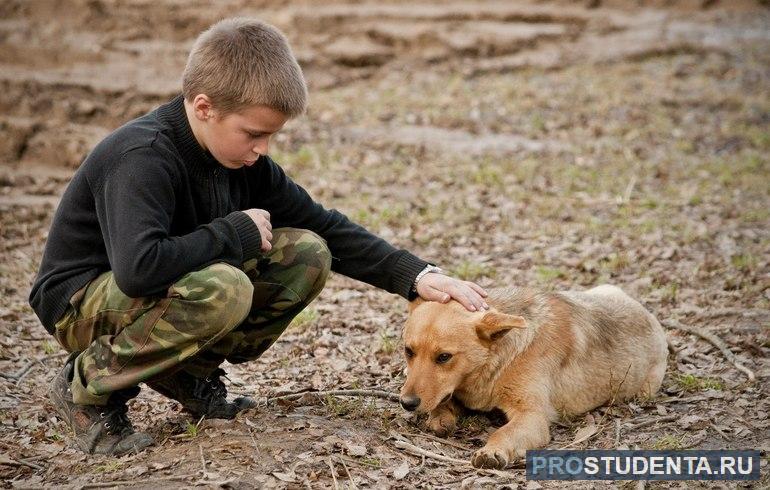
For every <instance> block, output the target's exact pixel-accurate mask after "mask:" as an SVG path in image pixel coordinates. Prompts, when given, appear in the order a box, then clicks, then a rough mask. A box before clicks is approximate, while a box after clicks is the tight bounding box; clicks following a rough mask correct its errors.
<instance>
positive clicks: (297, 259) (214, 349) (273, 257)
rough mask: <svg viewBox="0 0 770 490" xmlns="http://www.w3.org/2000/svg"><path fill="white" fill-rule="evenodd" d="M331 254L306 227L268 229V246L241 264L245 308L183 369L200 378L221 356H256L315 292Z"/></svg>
mask: <svg viewBox="0 0 770 490" xmlns="http://www.w3.org/2000/svg"><path fill="white" fill-rule="evenodd" d="M330 267H331V253H330V252H329V249H328V248H327V246H326V242H325V241H324V239H323V238H321V237H319V236H318V235H316V234H315V233H313V232H311V231H308V230H300V229H296V228H278V229H275V230H273V248H272V250H270V252H268V253H267V254H265V256H264V257H263V258H261V259H259V260H256V259H255V260H250V261H248V262H247V263H245V264H244V271H245V273H246V275H247V276H248V278H249V280H250V281H251V283H252V285H253V286H254V293H253V298H252V301H251V310H250V311H249V314H248V316H247V317H246V319H245V320H244V321H243V322H242V323H241V324H240V325H238V327H236V328H235V329H234V330H233V331H232V332H230V333H228V334H227V335H225V336H224V337H222V338H221V339H220V340H219V341H218V342H217V343H216V344H214V345H213V346H211V347H210V348H208V349H207V350H206V351H204V352H202V353H201V354H200V355H198V356H196V357H195V358H193V359H190V360H189V361H187V362H185V363H184V367H183V369H184V370H185V371H187V372H189V373H191V374H193V375H195V376H199V377H203V376H206V375H208V374H209V373H211V372H212V371H213V370H214V369H216V368H217V367H218V366H219V365H220V364H221V363H222V362H223V361H224V360H227V361H228V362H230V363H231V364H239V363H243V362H247V361H251V360H254V359H256V358H258V357H259V356H261V355H262V354H263V353H264V352H265V351H266V350H267V349H268V348H269V347H270V346H271V345H273V343H274V342H275V341H276V340H277V339H278V337H279V336H280V335H281V334H282V333H283V332H284V330H286V327H288V326H289V324H290V323H291V321H292V320H293V319H294V317H295V316H297V314H299V312H301V311H302V310H303V309H304V308H305V307H307V306H308V305H309V304H310V302H312V301H313V299H315V297H316V296H318V294H319V293H320V292H321V290H322V289H323V287H324V284H325V283H326V279H327V277H328V276H329V269H330Z"/></svg>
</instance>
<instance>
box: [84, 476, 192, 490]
mask: <svg viewBox="0 0 770 490" xmlns="http://www.w3.org/2000/svg"><path fill="white" fill-rule="evenodd" d="M193 476H195V475H176V476H160V477H157V478H143V479H142V480H141V481H137V480H115V481H104V482H95V483H86V484H85V485H81V486H80V487H78V488H79V489H83V490H85V489H86V488H107V487H117V486H122V485H136V484H138V483H140V484H142V485H152V484H153V483H160V482H166V481H174V480H187V479H189V478H192V477H193Z"/></svg>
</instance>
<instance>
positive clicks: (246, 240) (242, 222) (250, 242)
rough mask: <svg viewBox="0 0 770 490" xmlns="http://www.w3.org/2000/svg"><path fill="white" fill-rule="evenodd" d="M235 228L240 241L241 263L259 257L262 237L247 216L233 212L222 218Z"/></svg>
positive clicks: (239, 212) (241, 212)
mask: <svg viewBox="0 0 770 490" xmlns="http://www.w3.org/2000/svg"><path fill="white" fill-rule="evenodd" d="M224 219H225V220H227V222H228V223H230V224H231V225H233V226H234V227H235V231H236V232H237V233H238V238H239V239H240V240H241V253H242V254H243V261H244V262H246V261H247V260H249V259H253V258H256V257H259V256H260V255H261V254H262V235H260V233H259V228H257V225H255V224H254V221H253V220H252V219H251V218H250V217H249V215H248V214H246V213H244V212H243V211H234V212H232V213H230V214H228V215H227V216H225V218H224Z"/></svg>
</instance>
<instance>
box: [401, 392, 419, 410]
mask: <svg viewBox="0 0 770 490" xmlns="http://www.w3.org/2000/svg"><path fill="white" fill-rule="evenodd" d="M401 406H402V407H404V409H405V410H409V411H410V412H414V410H415V409H416V408H417V407H419V406H420V399H419V398H418V397H416V396H402V397H401Z"/></svg>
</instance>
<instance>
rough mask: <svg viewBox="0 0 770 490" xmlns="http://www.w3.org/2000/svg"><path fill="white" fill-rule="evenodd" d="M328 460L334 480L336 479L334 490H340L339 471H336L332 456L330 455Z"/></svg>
mask: <svg viewBox="0 0 770 490" xmlns="http://www.w3.org/2000/svg"><path fill="white" fill-rule="evenodd" d="M326 462H327V463H328V464H329V469H330V470H331V472H332V480H334V490H339V488H340V484H339V483H337V472H336V471H334V463H332V457H331V456H329V459H328V460H326Z"/></svg>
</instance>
